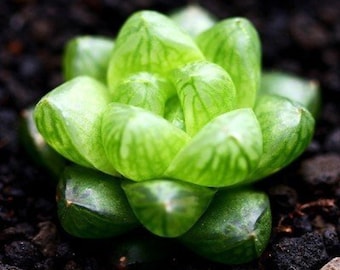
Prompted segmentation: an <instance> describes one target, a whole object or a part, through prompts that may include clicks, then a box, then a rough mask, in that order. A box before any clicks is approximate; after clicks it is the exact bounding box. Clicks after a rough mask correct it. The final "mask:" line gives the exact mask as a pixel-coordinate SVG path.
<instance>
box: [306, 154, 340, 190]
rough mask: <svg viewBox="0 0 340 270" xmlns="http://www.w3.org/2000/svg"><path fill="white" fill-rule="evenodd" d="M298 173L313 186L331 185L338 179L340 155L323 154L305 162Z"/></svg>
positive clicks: (339, 177)
mask: <svg viewBox="0 0 340 270" xmlns="http://www.w3.org/2000/svg"><path fill="white" fill-rule="evenodd" d="M300 173H301V174H302V177H303V179H304V180H305V181H306V182H307V183H309V184H311V185H313V186H316V185H320V184H326V185H333V184H335V183H337V182H339V179H340V155H337V154H325V155H319V156H316V157H313V158H310V159H307V160H305V161H304V162H303V163H302V164H301V168H300Z"/></svg>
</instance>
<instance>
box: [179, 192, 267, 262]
mask: <svg viewBox="0 0 340 270" xmlns="http://www.w3.org/2000/svg"><path fill="white" fill-rule="evenodd" d="M270 233H271V211H270V204H269V200H268V197H267V195H266V194H265V193H263V192H260V191H255V190H251V189H248V188H247V189H245V188H243V189H237V190H235V189H228V190H220V191H218V192H217V194H216V195H215V197H214V199H213V201H212V202H211V204H210V206H209V208H208V209H207V211H206V212H205V213H204V215H203V216H202V217H201V218H200V219H199V221H198V222H197V223H196V224H195V225H194V226H193V227H192V228H191V229H190V230H189V231H188V232H187V233H186V234H184V235H183V236H182V237H181V238H180V240H181V242H182V243H184V245H186V246H187V247H189V248H190V249H191V250H193V251H194V252H196V253H197V254H199V255H201V256H203V257H206V258H208V259H209V260H212V261H216V262H219V263H224V264H242V263H247V262H250V261H252V260H254V259H255V258H257V257H259V256H260V255H261V254H262V252H263V251H264V249H265V248H266V246H267V243H268V241H269V238H270Z"/></svg>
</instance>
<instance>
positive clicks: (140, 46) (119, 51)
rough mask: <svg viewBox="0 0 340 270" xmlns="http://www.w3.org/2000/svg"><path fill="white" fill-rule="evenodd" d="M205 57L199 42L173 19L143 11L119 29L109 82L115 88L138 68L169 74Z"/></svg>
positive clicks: (111, 87)
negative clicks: (196, 42) (178, 67)
mask: <svg viewBox="0 0 340 270" xmlns="http://www.w3.org/2000/svg"><path fill="white" fill-rule="evenodd" d="M201 59H204V56H203V54H202V52H201V51H200V50H199V48H198V46H197V45H196V44H195V42H194V41H193V40H192V39H191V38H190V36H189V35H187V34H186V33H184V32H183V31H182V30H181V29H180V28H179V27H178V26H177V25H176V24H175V23H174V22H173V21H172V20H171V19H169V18H168V17H166V16H164V15H162V14H160V13H158V12H155V11H139V12H136V13H134V14H133V15H132V16H131V17H130V18H129V19H128V20H127V21H126V22H125V24H124V25H123V26H122V28H121V29H120V31H119V33H118V37H117V39H116V43H115V48H114V50H113V53H112V56H111V59H110V64H109V70H108V82H109V86H110V89H112V90H114V88H115V85H116V84H117V83H118V82H119V80H121V79H124V78H125V77H126V76H128V75H129V74H132V73H135V72H139V71H147V72H151V73H157V74H161V75H165V74H167V73H168V71H170V70H172V69H174V68H176V67H177V66H181V65H183V64H185V63H187V62H190V61H194V60H201Z"/></svg>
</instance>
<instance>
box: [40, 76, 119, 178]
mask: <svg viewBox="0 0 340 270" xmlns="http://www.w3.org/2000/svg"><path fill="white" fill-rule="evenodd" d="M109 103H110V97H109V93H108V90H107V89H106V87H105V86H104V85H103V84H101V83H100V82H98V81H96V80H95V79H92V78H90V77H85V76H81V77H77V78H75V79H72V80H70V81H67V82H66V83H64V84H62V85H60V86H58V87H57V88H55V89H54V90H52V91H51V92H49V93H48V94H47V95H45V96H44V97H43V98H42V99H41V100H40V101H39V103H38V104H37V105H36V107H35V111H34V118H35V122H36V125H37V128H38V130H39V132H40V133H41V135H42V136H43V137H44V139H45V140H46V142H47V143H48V144H49V145H50V146H51V147H52V148H54V149H55V150H56V151H57V152H58V153H60V154H61V155H63V156H64V157H66V158H67V159H69V160H71V161H73V162H74V163H77V164H79V165H82V166H85V167H91V168H97V169H98V170H100V171H103V172H106V173H109V174H113V175H116V174H117V172H116V171H115V170H114V168H113V167H112V166H111V165H110V164H109V162H108V160H107V159H106V158H105V152H104V148H103V146H102V143H101V135H100V118H101V113H102V112H103V110H104V109H105V108H106V106H107V105H108V104H109Z"/></svg>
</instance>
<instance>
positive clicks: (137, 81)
mask: <svg viewBox="0 0 340 270" xmlns="http://www.w3.org/2000/svg"><path fill="white" fill-rule="evenodd" d="M173 88H174V87H173V85H172V84H171V83H169V82H168V81H167V80H165V79H163V78H160V77H158V76H156V75H153V74H151V73H147V72H140V73H136V74H133V75H131V76H128V77H127V78H126V79H125V80H123V81H121V83H119V84H118V85H117V87H116V88H115V90H114V92H113V101H114V102H119V103H124V104H130V105H134V106H137V107H141V108H144V109H146V110H148V111H151V112H153V113H155V114H158V115H161V116H163V115H164V107H165V102H166V100H167V98H168V96H169V95H173V93H174V92H175V90H174V89H173Z"/></svg>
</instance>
